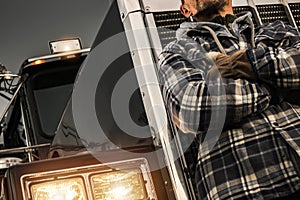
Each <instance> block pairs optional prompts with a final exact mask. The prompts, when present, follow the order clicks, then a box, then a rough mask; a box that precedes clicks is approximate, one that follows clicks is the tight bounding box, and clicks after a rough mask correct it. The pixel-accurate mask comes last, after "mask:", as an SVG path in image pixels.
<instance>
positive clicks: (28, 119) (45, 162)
mask: <svg viewBox="0 0 300 200" xmlns="http://www.w3.org/2000/svg"><path fill="white" fill-rule="evenodd" d="M179 6H180V0H176V1H175V0H164V1H158V0H139V1H137V0H116V1H111V5H110V8H109V10H108V11H107V13H106V17H105V19H104V21H103V24H102V26H101V27H100V29H99V31H98V34H97V36H96V38H95V41H94V43H93V44H92V46H91V47H90V48H82V45H81V42H80V39H79V38H67V39H64V40H56V41H50V42H49V46H50V53H49V55H43V56H37V57H33V58H28V59H26V60H25V61H24V63H23V64H22V66H21V67H20V70H19V72H18V73H16V74H14V73H11V72H10V71H9V69H6V68H5V67H4V66H0V96H1V98H5V99H7V101H8V104H7V106H6V107H5V109H4V112H3V114H1V115H0V117H1V118H0V133H1V135H0V180H1V186H0V189H1V198H2V199H5V200H22V199H23V200H36V199H39V200H50V199H51V200H53V199H64V200H75V199H76V200H84V199H86V200H87V199H88V200H90V199H93V200H106V199H111V200H115V199H122V200H126V199H128V200H140V199H149V200H156V199H158V200H166V199H170V200H173V199H178V200H185V199H186V200H188V199H197V190H196V187H195V185H196V184H195V180H194V176H195V172H194V168H195V164H196V163H195V162H196V157H197V151H198V138H197V136H195V135H188V134H184V133H182V132H181V131H180V130H178V129H177V128H176V126H175V125H174V124H173V123H172V121H171V120H170V117H169V114H168V111H167V110H166V108H165V105H164V101H163V98H162V95H161V90H160V89H161V86H160V84H159V82H158V79H157V69H158V68H157V67H158V66H157V63H158V55H159V54H160V52H161V51H162V49H163V48H164V47H165V46H166V45H167V44H168V43H169V42H170V41H172V40H174V39H175V32H176V29H177V28H178V27H179V25H180V23H182V22H184V21H185V20H186V19H185V18H184V17H183V16H182V15H181V14H180V11H179ZM233 7H234V12H235V13H240V12H251V13H252V17H253V20H254V22H255V26H259V25H262V24H268V23H271V22H273V21H275V20H282V21H284V22H285V23H288V24H290V25H291V26H294V27H295V28H296V29H297V30H299V28H300V16H299V10H300V1H299V0H264V1H260V0H233ZM46 42H47V41H46Z"/></svg>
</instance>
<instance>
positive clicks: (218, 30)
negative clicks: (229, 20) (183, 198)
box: [158, 13, 300, 199]
mask: <svg viewBox="0 0 300 200" xmlns="http://www.w3.org/2000/svg"><path fill="white" fill-rule="evenodd" d="M204 26H206V27H209V28H210V29H211V30H213V31H214V33H215V34H216V36H217V37H218V39H219V41H220V43H221V44H222V46H223V48H224V49H225V51H226V53H227V54H231V53H233V52H235V51H237V50H239V49H244V48H247V49H248V50H247V53H248V56H249V58H250V59H251V62H252V63H251V64H252V65H253V67H254V69H255V70H256V72H257V74H258V75H259V81H257V82H250V81H247V80H243V79H236V80H234V79H217V80H212V81H210V80H206V73H207V71H208V70H209V69H210V68H211V67H212V66H213V65H214V63H213V62H212V60H211V59H209V58H208V56H207V52H209V51H220V49H219V47H218V45H217V44H216V41H215V40H214V38H213V37H212V33H211V31H209V30H208V29H207V28H205V27H204ZM251 27H252V28H251ZM232 30H233V33H231V32H229V31H228V29H227V28H226V27H225V26H223V25H219V24H215V23H210V22H206V23H205V22H184V23H183V24H181V27H180V28H179V29H178V30H177V40H176V41H174V42H171V43H170V44H169V45H167V46H166V47H165V48H164V50H163V52H162V54H161V55H160V58H159V59H160V67H159V72H158V75H159V79H160V82H161V85H162V91H163V95H164V99H165V102H166V106H167V108H168V110H169V112H170V115H171V117H172V119H173V122H174V123H175V124H176V125H177V127H178V128H179V129H180V130H181V131H183V132H186V133H194V134H198V135H200V140H201V141H202V142H200V145H199V152H198V161H197V167H196V182H197V188H198V195H199V199H272V198H276V197H282V196H286V195H289V194H291V193H294V192H295V191H297V190H299V189H300V179H299V176H298V173H297V172H299V163H300V161H299V155H300V116H299V113H300V107H299V106H298V105H294V104H290V103H289V102H285V101H281V102H279V103H276V104H273V103H270V100H271V94H270V92H269V89H268V86H267V85H272V86H274V87H276V88H299V87H300V80H299V78H300V77H299V76H300V37H299V35H298V33H297V31H296V30H295V29H294V28H292V27H290V26H287V25H285V24H283V23H282V22H280V21H276V22H274V23H272V24H269V25H267V26H263V27H259V28H258V29H255V30H254V29H253V23H252V20H251V14H250V13H247V14H245V15H243V16H240V17H238V18H237V19H236V20H235V21H234V22H233V24H232ZM253 39H254V41H253ZM295 98H297V97H295ZM220 125H222V127H220ZM219 130H222V131H220V134H218V131H219ZM215 133H216V135H217V136H218V138H217V140H216V142H215V143H214V146H209V142H207V143H205V141H206V140H205V138H206V137H209V136H210V134H215ZM211 147H212V148H211Z"/></svg>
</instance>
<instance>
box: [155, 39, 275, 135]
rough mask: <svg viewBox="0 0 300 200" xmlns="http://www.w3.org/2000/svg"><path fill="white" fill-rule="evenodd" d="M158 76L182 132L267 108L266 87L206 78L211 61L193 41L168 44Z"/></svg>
mask: <svg viewBox="0 0 300 200" xmlns="http://www.w3.org/2000/svg"><path fill="white" fill-rule="evenodd" d="M159 64H160V67H159V73H158V76H159V80H160V84H161V86H162V92H163V96H164V99H165V102H166V106H167V108H168V110H169V112H170V114H171V117H172V119H173V121H174V123H175V124H176V125H177V126H178V128H179V129H181V130H182V131H183V132H189V133H200V132H203V131H207V130H208V128H209V127H211V124H212V123H214V122H215V121H216V120H221V121H222V117H224V119H225V121H224V124H222V125H223V126H227V125H231V124H234V123H238V122H240V121H241V120H243V119H244V118H245V117H247V116H249V115H252V114H254V113H256V112H261V111H263V110H264V109H266V108H267V107H268V105H269V102H270V96H269V93H268V91H267V90H266V89H265V88H263V87H260V86H259V85H258V84H257V83H251V82H248V81H247V80H242V79H237V80H233V79H216V80H214V81H207V80H205V76H206V72H207V70H208V69H209V68H210V67H211V66H213V65H214V63H213V62H212V61H211V60H210V59H208V57H206V54H205V51H204V50H203V48H202V47H201V46H200V45H199V44H198V43H197V42H194V41H185V40H180V41H176V42H174V43H171V44H169V45H168V46H167V47H166V48H165V49H164V51H163V52H162V54H161V55H160V63H159Z"/></svg>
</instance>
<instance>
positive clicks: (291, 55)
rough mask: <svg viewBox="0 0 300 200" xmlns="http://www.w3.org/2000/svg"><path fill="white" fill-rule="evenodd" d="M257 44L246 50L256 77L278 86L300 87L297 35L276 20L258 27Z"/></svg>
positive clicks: (299, 53)
mask: <svg viewBox="0 0 300 200" xmlns="http://www.w3.org/2000/svg"><path fill="white" fill-rule="evenodd" d="M256 44H257V47H256V48H254V49H250V50H248V51H247V54H248V57H249V59H250V62H251V64H252V66H253V68H254V70H255V71H256V73H257V76H258V78H259V80H261V81H263V82H265V83H267V84H269V85H272V86H274V87H278V88H300V36H299V33H298V32H297V31H296V29H294V28H293V27H291V26H289V25H286V24H284V23H283V22H281V21H276V22H275V23H272V24H270V25H268V26H265V27H262V28H261V30H260V31H259V32H258V35H257V37H256Z"/></svg>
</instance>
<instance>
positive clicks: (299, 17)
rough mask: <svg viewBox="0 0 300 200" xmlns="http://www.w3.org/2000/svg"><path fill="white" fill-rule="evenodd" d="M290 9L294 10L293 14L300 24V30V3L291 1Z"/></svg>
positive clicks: (299, 25) (299, 26)
mask: <svg viewBox="0 0 300 200" xmlns="http://www.w3.org/2000/svg"><path fill="white" fill-rule="evenodd" d="M289 6H290V9H291V11H292V14H293V16H294V20H295V22H296V24H297V26H298V29H299V30H300V12H299V10H300V3H290V4H289Z"/></svg>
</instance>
